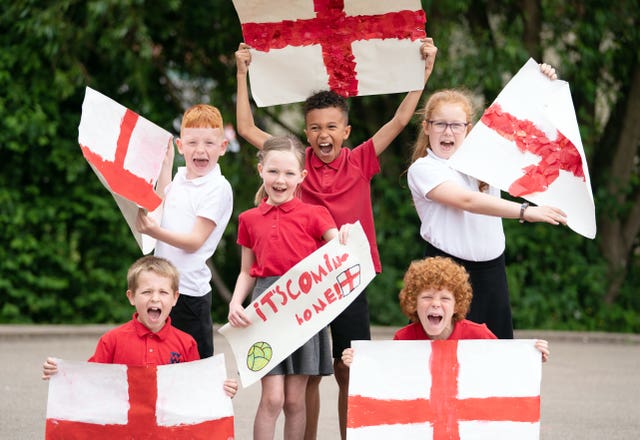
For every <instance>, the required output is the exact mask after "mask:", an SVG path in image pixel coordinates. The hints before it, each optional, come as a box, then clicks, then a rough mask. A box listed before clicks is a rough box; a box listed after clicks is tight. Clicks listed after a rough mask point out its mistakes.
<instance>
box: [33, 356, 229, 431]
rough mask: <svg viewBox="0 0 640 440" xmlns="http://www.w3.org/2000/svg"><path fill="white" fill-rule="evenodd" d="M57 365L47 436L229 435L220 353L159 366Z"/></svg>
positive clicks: (224, 374) (51, 391) (79, 363)
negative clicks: (192, 360)
mask: <svg viewBox="0 0 640 440" xmlns="http://www.w3.org/2000/svg"><path fill="white" fill-rule="evenodd" d="M58 370H59V371H58V373H57V374H55V375H54V376H52V377H51V380H50V383H49V399H48V404H47V422H46V423H47V425H46V436H45V437H46V438H47V439H51V440H53V439H60V440H62V439H64V440H68V439H90V440H100V439H105V440H112V439H125V438H127V439H136V440H140V439H167V440H174V439H184V440H187V439H222V440H229V439H233V436H234V431H233V406H232V404H231V399H230V398H229V397H228V396H227V395H226V394H225V392H224V389H223V384H224V380H225V378H226V371H225V366H224V355H216V356H214V357H210V358H207V359H203V360H199V361H194V362H186V363H179V364H172V365H162V366H158V367H155V366H150V367H127V366H125V365H116V364H96V363H89V362H67V361H60V360H59V361H58Z"/></svg>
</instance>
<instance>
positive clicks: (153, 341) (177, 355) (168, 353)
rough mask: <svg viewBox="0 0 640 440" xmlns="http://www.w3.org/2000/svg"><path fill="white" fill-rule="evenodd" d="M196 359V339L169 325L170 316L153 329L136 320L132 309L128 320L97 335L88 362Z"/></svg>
mask: <svg viewBox="0 0 640 440" xmlns="http://www.w3.org/2000/svg"><path fill="white" fill-rule="evenodd" d="M198 359H200V354H199V353H198V345H197V344H196V341H195V340H194V339H193V338H192V337H191V336H190V335H189V334H187V333H185V332H183V331H181V330H178V329H177V328H175V327H174V326H172V325H171V318H169V317H168V318H167V322H166V323H165V324H164V326H163V327H162V328H161V329H160V331H159V332H157V333H154V332H152V331H151V330H149V329H148V328H147V327H145V326H144V325H143V324H142V323H141V322H140V321H138V313H134V314H133V318H132V319H131V321H129V322H127V323H126V324H123V325H121V326H118V327H116V328H114V329H112V330H109V331H108V332H107V333H105V334H104V335H102V337H100V340H99V341H98V344H97V346H96V351H95V353H94V354H93V356H91V358H89V362H97V363H101V364H125V365H131V366H146V365H166V364H177V363H180V362H190V361H196V360H198Z"/></svg>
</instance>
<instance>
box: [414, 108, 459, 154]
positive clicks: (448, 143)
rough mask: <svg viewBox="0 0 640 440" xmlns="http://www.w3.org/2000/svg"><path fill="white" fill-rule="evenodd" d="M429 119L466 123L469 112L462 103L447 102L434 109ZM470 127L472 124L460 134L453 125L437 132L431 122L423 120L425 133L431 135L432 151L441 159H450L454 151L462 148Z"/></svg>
mask: <svg viewBox="0 0 640 440" xmlns="http://www.w3.org/2000/svg"><path fill="white" fill-rule="evenodd" d="M429 120H430V121H439V122H447V123H452V122H463V123H464V122H467V114H466V113H465V111H464V109H463V107H462V106H461V105H460V104H456V103H450V102H445V103H442V104H440V105H439V106H438V108H436V109H435V110H434V111H433V113H432V114H431V117H430V119H429ZM470 128H471V124H469V125H468V126H467V129H466V130H465V131H464V132H462V133H459V134H456V133H454V132H453V131H452V130H451V127H447V128H446V129H445V130H444V131H443V132H440V133H436V130H435V129H434V126H433V124H430V123H429V122H428V121H422V129H423V130H424V132H425V134H426V135H427V136H429V146H430V148H431V151H433V152H434V153H435V155H436V156H438V157H439V158H441V159H449V158H450V157H451V156H452V155H453V153H455V152H456V151H457V150H458V148H460V145H462V142H463V141H464V138H465V136H466V135H467V132H468V131H469V129H470Z"/></svg>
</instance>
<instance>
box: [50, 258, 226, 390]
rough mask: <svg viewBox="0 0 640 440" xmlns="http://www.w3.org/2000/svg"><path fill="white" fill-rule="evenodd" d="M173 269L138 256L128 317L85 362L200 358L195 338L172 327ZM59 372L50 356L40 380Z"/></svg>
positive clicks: (139, 363) (147, 362)
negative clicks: (131, 310) (131, 313)
mask: <svg viewBox="0 0 640 440" xmlns="http://www.w3.org/2000/svg"><path fill="white" fill-rule="evenodd" d="M178 285H179V275H178V270H177V269H176V268H175V266H174V265H173V264H171V263H170V262H169V261H168V260H166V259H164V258H159V257H154V256H146V257H142V258H140V259H138V260H137V261H136V262H135V263H133V264H132V265H131V267H130V268H129V271H128V272H127V298H128V299H129V302H130V303H131V305H132V306H134V307H135V308H136V312H135V313H134V314H133V318H132V319H131V321H129V322H127V323H126V324H123V325H121V326H119V327H116V328H114V329H113V330H110V331H108V332H107V333H105V334H104V335H102V337H100V340H99V341H98V345H97V347H96V351H95V353H94V354H93V356H91V358H89V362H97V363H102V364H125V365H130V366H146V365H166V364H176V363H180V362H189V361H195V360H198V359H200V355H199V354H198V346H197V344H196V341H195V340H194V339H193V337H191V336H190V335H188V334H187V333H185V332H183V331H181V330H178V329H177V328H175V327H173V326H172V325H171V318H170V317H169V313H170V312H171V309H172V308H173V306H174V305H175V304H176V301H178V296H179V293H178ZM57 372H58V366H57V363H56V361H55V359H53V358H47V360H46V361H45V362H44V365H43V371H42V379H44V380H48V379H49V378H50V377H51V376H52V375H53V374H56V373H57ZM224 389H225V392H226V393H227V395H229V396H230V397H233V396H234V395H235V393H236V391H237V390H238V383H237V381H236V380H234V379H227V380H225V383H224Z"/></svg>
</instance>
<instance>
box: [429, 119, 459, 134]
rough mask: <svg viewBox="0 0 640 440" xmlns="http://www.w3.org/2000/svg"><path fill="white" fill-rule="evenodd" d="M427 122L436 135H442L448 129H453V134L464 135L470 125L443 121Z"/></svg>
mask: <svg viewBox="0 0 640 440" xmlns="http://www.w3.org/2000/svg"><path fill="white" fill-rule="evenodd" d="M427 122H428V123H429V124H431V128H432V129H433V131H434V132H435V133H442V132H444V131H445V130H446V129H447V127H451V132H452V133H454V134H461V133H464V131H465V130H466V128H467V125H469V123H468V122H443V121H427Z"/></svg>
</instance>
